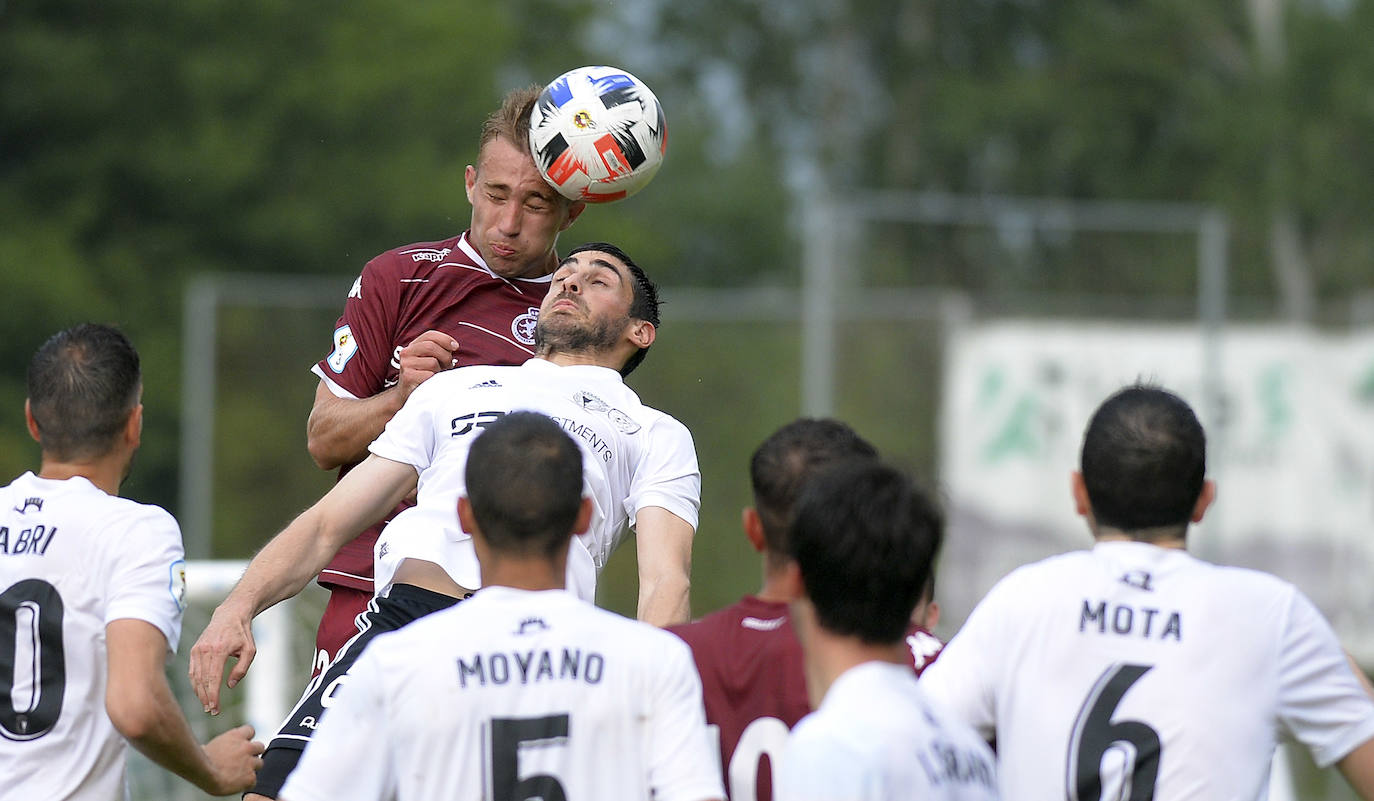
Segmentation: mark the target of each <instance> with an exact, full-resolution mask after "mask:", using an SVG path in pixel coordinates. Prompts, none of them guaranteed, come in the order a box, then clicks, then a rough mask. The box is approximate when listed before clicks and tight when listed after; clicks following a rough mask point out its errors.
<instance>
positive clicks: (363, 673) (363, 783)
mask: <svg viewBox="0 0 1374 801" xmlns="http://www.w3.org/2000/svg"><path fill="white" fill-rule="evenodd" d="M350 675H351V676H352V677H353V680H351V681H350V682H349V683H348V686H347V687H346V688H345V689H344V690H343V691H342V692H341V693H339V697H338V698H337V699H336V700H335V701H334V702H333V704H332V705H331V707H330V709H329V714H328V715H325V716H324V718H323V720H322V721H321V723H320V727H319V729H318V730H317V731H316V732H315V736H314V738H313V740H312V742H311V744H310V747H309V748H307V749H305V754H304V756H303V757H302V759H301V762H300V764H299V765H298V766H297V767H296V769H295V770H294V771H293V772H292V773H291V775H290V777H289V778H288V779H287V782H286V785H285V786H284V787H283V788H282V792H281V797H282V798H284V799H290V800H291V801H325V800H326V799H328V801H348V800H349V799H358V800H359V801H362V799H367V800H368V801H373V800H374V799H380V798H386V799H394V800H395V801H409V800H410V799H414V800H415V801H431V799H440V798H443V799H473V800H474V801H475V800H476V799H482V798H535V797H538V798H544V799H548V800H549V801H552V800H553V799H593V798H595V799H601V801H632V800H633V801H645V799H649V798H653V799H655V801H702V799H718V798H722V797H723V794H724V788H723V787H722V785H721V778H720V766H719V765H718V764H717V762H718V759H717V755H716V751H715V747H714V744H713V743H712V742H711V740H710V738H709V736H708V734H707V729H706V718H705V714H704V712H703V711H702V701H701V681H700V679H698V678H697V673H696V669H695V667H694V666H693V664H692V655H691V652H690V651H689V650H688V648H687V646H686V644H685V643H683V642H682V641H681V640H679V639H678V638H677V637H674V636H673V635H672V634H669V633H668V632H666V631H662V630H660V629H656V628H654V627H652V626H649V625H647V624H644V623H639V622H637V621H633V620H628V619H626V618H623V617H621V616H619V615H616V614H613V613H611V612H607V611H605V610H602V609H598V608H596V607H594V606H592V605H591V604H588V603H585V602H583V601H581V600H579V599H578V598H576V597H575V596H573V595H572V594H570V593H568V592H565V591H562V590H546V591H542V592H529V591H524V590H516V589H512V588H510V587H499V586H494V587H489V588H487V589H484V590H482V591H481V592H479V593H477V594H476V595H474V596H473V597H472V598H470V599H468V600H466V601H464V602H463V603H460V604H458V605H457V606H454V607H452V608H450V609H445V610H443V611H440V612H435V613H434V614H431V615H428V616H426V617H423V618H421V619H419V620H417V621H415V622H414V623H411V624H409V625H407V626H406V627H405V628H402V629H399V630H397V631H395V632H390V633H386V634H382V635H379V636H378V637H377V639H376V640H375V641H374V642H373V643H372V644H371V645H370V646H369V647H368V648H367V650H366V651H364V652H363V655H362V656H361V657H360V658H359V659H358V661H357V663H356V664H355V665H354V666H353V669H352V672H351V674H350ZM363 732H366V733H367V735H366V736H360V733H363ZM341 766H347V768H348V769H347V770H342V769H341Z"/></svg>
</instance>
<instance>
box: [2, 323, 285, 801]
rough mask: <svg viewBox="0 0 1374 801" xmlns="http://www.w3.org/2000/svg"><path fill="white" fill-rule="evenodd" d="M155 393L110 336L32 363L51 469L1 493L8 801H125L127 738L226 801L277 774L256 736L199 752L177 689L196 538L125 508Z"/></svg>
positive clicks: (28, 410) (83, 338) (55, 341)
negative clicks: (175, 657)
mask: <svg viewBox="0 0 1374 801" xmlns="http://www.w3.org/2000/svg"><path fill="white" fill-rule="evenodd" d="M142 394H143V380H142V374H141V370H140V368H139V358H138V352H137V351H135V350H134V346H133V345H132V344H131V343H130V342H129V340H128V339H127V338H125V336H124V335H123V334H122V333H120V332H119V331H117V330H115V329H113V328H110V327H108V326H103V325H91V324H84V325H78V326H75V327H73V328H69V329H67V330H65V331H62V332H60V333H58V334H56V335H54V336H53V337H52V338H51V339H49V340H48V341H47V342H46V343H44V344H43V346H42V347H41V348H39V350H38V352H37V353H36V354H34V356H33V359H32V361H31V362H30V363H29V372H28V399H27V400H26V401H25V403H24V417H25V419H26V420H27V422H28V428H29V433H30V434H31V435H32V436H33V438H34V439H35V440H37V441H38V444H39V447H40V448H41V450H42V462H41V465H40V467H39V469H38V475H36V476H35V475H34V474H33V473H25V474H24V475H22V476H20V477H18V478H17V479H15V480H14V482H13V483H11V484H10V485H9V486H7V487H5V488H4V489H3V490H0V797H2V798H6V799H18V798H26V799H27V798H35V799H36V798H52V799H56V798H61V799H99V801H109V799H114V798H124V797H126V795H127V789H126V787H127V782H126V781H125V775H124V774H125V758H126V746H125V744H124V743H125V740H126V739H127V741H128V742H130V743H132V744H133V746H134V747H135V748H137V749H138V750H139V751H141V752H142V753H144V754H146V755H147V756H148V757H149V758H150V759H152V760H153V761H154V762H156V763H157V764H159V765H161V766H162V767H164V768H166V769H167V770H170V771H172V772H173V773H175V774H177V775H178V776H181V777H182V778H184V779H186V780H187V781H189V782H191V783H193V784H195V785H196V786H197V787H199V788H201V789H202V790H204V791H205V792H207V793H211V794H213V795H227V794H229V793H236V792H240V791H242V790H245V789H247V788H249V787H251V786H252V783H253V775H254V770H255V769H256V768H257V766H258V765H259V764H261V759H260V758H259V757H258V754H261V753H262V743H258V742H253V741H252V736H253V729H252V727H250V726H240V727H238V728H236V729H233V730H231V731H228V732H225V733H224V734H221V735H220V736H218V737H216V738H215V739H213V740H211V741H210V742H209V743H208V744H207V745H205V746H204V747H202V746H201V745H200V744H199V743H197V742H196V739H195V736H194V735H193V734H192V733H191V729H190V726H189V725H188V724H187V722H186V718H185V717H184V716H183V715H182V713H181V708H180V707H178V706H177V702H176V699H175V698H174V697H173V695H172V690H171V687H169V686H168V684H167V675H166V672H165V665H166V662H167V659H168V658H169V657H170V656H171V655H172V654H173V653H174V652H175V651H176V645H177V640H178V638H179V636H180V634H181V614H182V610H183V609H184V607H185V593H186V577H185V567H186V564H185V562H184V561H183V558H182V556H183V554H182V545H181V529H180V528H179V527H178V526H177V523H176V520H174V519H173V518H172V516H171V515H169V514H168V513H167V512H166V511H164V510H162V509H160V508H158V507H156V506H151V505H146V504H140V503H135V502H133V501H130V500H126V499H124V498H120V497H118V493H119V486H120V484H121V483H123V481H124V478H125V477H126V476H127V475H128V474H129V467H130V465H131V464H132V463H133V458H134V453H135V451H137V450H138V446H139V443H140V440H141V436H142V432H143V404H142V402H141V396H142ZM120 735H123V737H121V736H120Z"/></svg>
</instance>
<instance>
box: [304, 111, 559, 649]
mask: <svg viewBox="0 0 1374 801" xmlns="http://www.w3.org/2000/svg"><path fill="white" fill-rule="evenodd" d="M538 94H539V89H538V88H537V87H534V88H530V89H521V90H516V91H513V92H511V93H509V94H508V95H506V97H505V99H504V100H503V102H502V105H501V108H500V109H498V110H497V111H496V112H494V113H493V114H492V115H491V116H490V117H489V118H488V119H487V120H486V122H485V123H484V124H483V126H482V133H481V137H480V139H479V144H478V154H477V161H476V164H475V165H469V166H468V168H467V170H466V174H465V188H466V193H467V198H468V202H469V203H471V204H472V221H471V226H470V227H469V228H468V230H467V232H465V233H464V234H463V235H461V236H457V237H453V238H451V239H446V240H443V241H439V242H425V243H419V244H415V245H409V246H406V247H401V248H396V249H395V250H390V251H387V252H386V253H383V254H382V255H380V256H378V257H377V258H375V259H373V260H372V261H371V262H369V263H368V264H367V266H366V268H364V270H363V273H362V275H361V276H360V277H359V279H358V280H357V281H356V282H355V283H354V284H353V288H352V290H351V291H350V292H349V296H348V299H347V301H346V302H345V305H344V312H343V315H342V316H341V317H340V318H339V320H338V322H337V323H336V324H335V330H334V337H333V350H332V351H331V352H330V354H329V355H328V356H326V357H325V358H324V359H321V360H320V362H319V363H318V364H317V365H315V367H314V372H315V373H316V374H317V375H318V376H319V377H320V383H319V387H318V388H317V389H316V392H315V404H314V407H313V408H312V409H311V411H310V421H309V425H308V427H307V434H308V441H309V449H310V455H311V456H312V457H313V458H314V460H315V463H316V464H318V465H319V466H320V467H322V468H324V469H333V468H340V475H342V474H343V473H344V472H346V471H347V470H348V469H349V468H350V467H351V466H352V465H354V464H356V463H357V462H359V461H361V460H362V459H363V458H364V457H366V456H367V446H368V444H369V443H370V442H371V441H372V440H373V439H375V438H376V437H377V435H378V434H380V433H381V431H382V428H383V427H384V426H385V425H386V422H387V420H389V419H391V416H392V415H393V414H394V413H395V412H396V410H397V409H399V408H400V407H401V405H402V404H403V403H404V402H405V399H406V397H408V396H409V395H410V392H411V390H413V389H414V388H415V387H416V386H418V385H419V384H420V383H421V382H422V381H424V380H425V379H426V378H428V377H429V376H431V375H433V374H434V373H436V372H438V371H440V370H446V369H449V368H451V367H455V366H460V365H461V366H466V365H473V364H519V363H521V362H523V361H525V359H527V358H529V357H530V356H531V355H532V353H533V342H534V339H533V331H534V320H535V318H536V315H537V310H538V307H539V303H540V301H541V300H542V298H543V296H544V293H545V292H546V290H547V289H548V276H549V274H550V273H552V272H553V270H554V268H555V267H556V266H557V264H558V257H557V253H556V252H555V245H556V243H557V241H558V235H559V233H561V232H562V231H564V230H566V229H567V228H568V226H570V225H572V223H573V221H574V220H576V219H577V217H578V215H580V214H581V213H582V211H583V208H584V204H582V203H580V202H579V203H572V202H570V201H568V200H565V199H564V198H563V197H562V196H560V195H559V194H558V193H557V192H555V191H554V190H553V189H552V187H550V186H549V184H548V183H546V182H545V181H544V180H543V178H542V177H541V176H540V174H539V172H538V170H537V169H536V168H535V165H534V161H533V159H532V158H531V157H530V155H529V147H528V136H529V113H530V109H531V108H532V107H533V104H534V101H535V100H536V99H537V97H538ZM380 528H381V524H379V525H378V526H376V527H375V528H373V529H369V530H368V531H367V532H365V533H364V534H363V535H361V536H360V537H359V538H358V539H357V540H355V541H354V542H352V543H350V544H349V545H348V546H347V547H345V548H344V550H343V551H342V552H340V554H339V556H338V558H337V559H335V560H334V561H333V562H332V563H331V564H330V565H329V567H328V568H327V569H326V570H325V571H324V572H323V573H321V574H320V579H319V581H320V584H322V585H324V586H325V587H327V588H329V589H330V599H329V604H328V606H327V607H326V609H325V613H324V617H323V619H322V620H321V621H320V629H319V633H318V635H317V640H316V647H317V652H316V659H315V664H314V669H315V670H316V671H318V669H319V668H320V665H321V663H322V661H327V659H328V658H329V657H330V656H332V655H333V654H334V653H336V652H337V651H338V649H339V647H340V646H342V645H343V643H344V642H345V641H346V640H347V639H348V638H349V637H351V636H352V635H353V634H354V633H356V629H355V627H354V619H355V618H356V617H357V615H358V614H359V613H361V612H362V611H363V609H364V608H365V607H366V605H367V602H368V600H369V599H370V598H371V597H372V590H373V587H372V546H373V543H374V542H375V541H376V537H377V531H379V530H380Z"/></svg>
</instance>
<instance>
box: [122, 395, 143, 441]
mask: <svg viewBox="0 0 1374 801" xmlns="http://www.w3.org/2000/svg"><path fill="white" fill-rule="evenodd" d="M124 441H125V442H127V443H128V444H129V445H131V446H133V447H135V448H137V447H138V446H139V445H140V444H141V443H142V441H143V404H141V403H140V404H137V405H136V406H134V408H133V409H132V410H130V412H129V419H128V420H125V421H124Z"/></svg>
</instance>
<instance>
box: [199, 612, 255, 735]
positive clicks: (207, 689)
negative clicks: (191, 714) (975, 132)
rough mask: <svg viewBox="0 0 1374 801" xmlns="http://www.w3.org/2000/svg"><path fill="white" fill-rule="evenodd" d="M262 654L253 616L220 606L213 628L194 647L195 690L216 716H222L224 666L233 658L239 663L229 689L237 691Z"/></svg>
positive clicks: (230, 673) (230, 676)
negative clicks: (255, 634)
mask: <svg viewBox="0 0 1374 801" xmlns="http://www.w3.org/2000/svg"><path fill="white" fill-rule="evenodd" d="M257 653H258V648H257V646H256V645H255V644H254V643H253V628H252V617H251V616H249V615H240V614H236V613H234V612H232V611H230V610H227V609H226V608H225V605H224V604H220V605H219V606H218V607H216V608H215V613H214V615H212V616H211V617H210V625H208V626H206V627H205V631H202V632H201V633H200V637H199V638H198V639H197V640H196V644H195V645H193V646H191V669H190V670H189V671H188V672H189V673H190V676H191V689H193V690H195V691H196V697H197V698H199V699H200V702H201V704H203V705H204V706H205V711H206V712H209V713H210V714H212V715H218V714H219V685H220V680H221V679H222V678H223V677H224V663H225V661H226V660H228V659H229V658H230V657H233V658H234V659H235V660H236V662H235V664H234V669H233V670H231V671H229V680H228V682H227V683H228V686H229V688H230V689H233V688H234V687H235V686H237V685H238V683H239V682H240V681H241V680H242V679H243V677H244V675H245V674H247V673H248V666H249V665H251V664H253V657H254V656H256V655H257Z"/></svg>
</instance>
